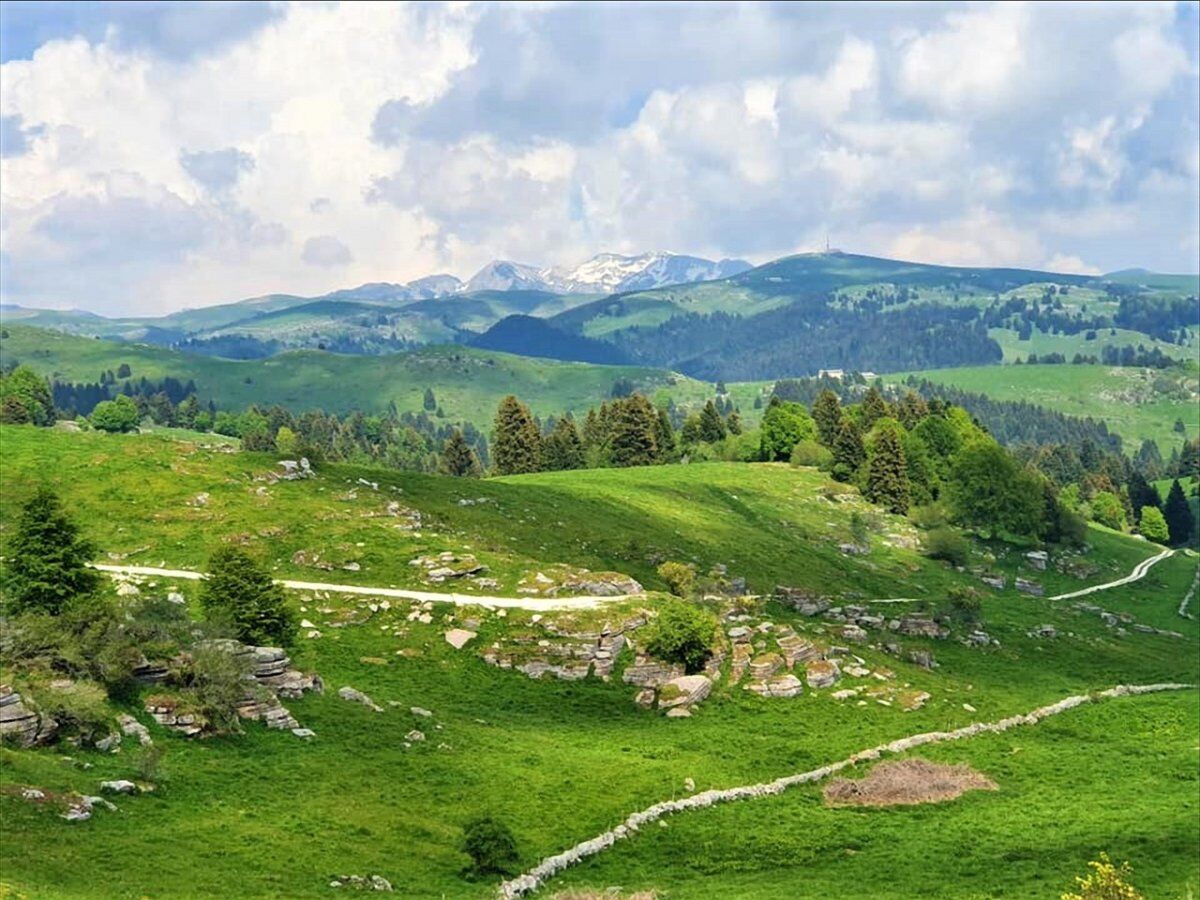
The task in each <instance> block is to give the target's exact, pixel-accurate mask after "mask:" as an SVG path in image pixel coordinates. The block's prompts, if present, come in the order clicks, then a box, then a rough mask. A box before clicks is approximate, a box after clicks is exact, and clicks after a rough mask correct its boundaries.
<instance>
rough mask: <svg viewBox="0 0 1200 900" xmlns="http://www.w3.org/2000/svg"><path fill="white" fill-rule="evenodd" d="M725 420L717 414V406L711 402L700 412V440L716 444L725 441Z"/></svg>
mask: <svg viewBox="0 0 1200 900" xmlns="http://www.w3.org/2000/svg"><path fill="white" fill-rule="evenodd" d="M725 433H726V432H725V420H724V419H722V418H721V414H720V413H719V412H717V406H716V404H715V403H713V402H712V401H711V400H709V401H708V402H707V403H705V404H704V409H702V410H700V440H702V441H705V442H706V443H715V442H716V441H722V440H724V439H725Z"/></svg>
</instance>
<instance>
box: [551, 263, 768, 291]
mask: <svg viewBox="0 0 1200 900" xmlns="http://www.w3.org/2000/svg"><path fill="white" fill-rule="evenodd" d="M749 268H751V265H750V263H748V262H745V261H744V260H740V259H723V260H721V261H720V262H713V261H712V260H708V259H701V258H700V257H698V256H681V255H678V254H675V253H643V254H641V255H639V256H621V255H620V254H617V253H600V254H598V255H596V256H593V257H592V258H591V259H589V260H588V261H587V262H585V263H583V264H582V265H580V266H576V267H575V268H574V269H570V270H565V271H564V270H562V269H555V270H553V271H554V275H555V277H556V279H557V281H558V282H559V284H560V285H561V286H562V287H561V289H562V290H566V291H569V292H572V293H576V292H577V293H604V294H615V293H622V292H625V291H641V290H647V289H649V288H656V287H664V286H665V285H669V284H689V283H691V282H693V281H712V280H714V279H717V278H728V277H729V276H731V275H737V274H739V273H741V272H745V271H746V270H747V269H749Z"/></svg>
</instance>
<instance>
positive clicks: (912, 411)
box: [896, 391, 929, 431]
mask: <svg viewBox="0 0 1200 900" xmlns="http://www.w3.org/2000/svg"><path fill="white" fill-rule="evenodd" d="M928 415H929V406H928V404H926V402H925V401H924V400H923V399H922V398H921V395H920V394H918V393H917V392H916V391H909V392H908V393H906V394H905V395H904V398H903V399H902V400H901V401H900V402H899V403H898V404H896V418H897V419H899V420H900V424H901V425H903V426H904V427H905V428H907V429H908V430H909V431H911V430H912V429H913V428H915V427H916V426H917V424H918V423H919V422H920V421H921V420H922V419H924V418H925V417H926V416H928Z"/></svg>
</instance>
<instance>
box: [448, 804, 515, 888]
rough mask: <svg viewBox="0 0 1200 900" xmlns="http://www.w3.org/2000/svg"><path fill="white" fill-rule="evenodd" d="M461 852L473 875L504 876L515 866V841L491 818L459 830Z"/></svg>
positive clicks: (502, 825) (502, 824) (471, 823)
mask: <svg viewBox="0 0 1200 900" xmlns="http://www.w3.org/2000/svg"><path fill="white" fill-rule="evenodd" d="M462 852H463V853H465V854H467V856H469V857H471V869H470V872H471V874H473V875H508V874H510V873H512V872H513V870H514V869H516V867H517V861H518V856H517V841H516V839H515V838H514V837H513V835H512V832H511V831H509V830H508V826H507V825H505V824H504V823H503V822H500V821H498V820H496V819H493V818H492V817H491V816H484V817H482V818H478V819H473V820H472V821H470V822H468V823H467V824H466V825H465V826H464V827H463V839H462Z"/></svg>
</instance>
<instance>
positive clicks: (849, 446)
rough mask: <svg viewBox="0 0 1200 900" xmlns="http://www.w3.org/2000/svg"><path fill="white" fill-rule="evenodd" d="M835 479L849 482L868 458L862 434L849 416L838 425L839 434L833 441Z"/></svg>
mask: <svg viewBox="0 0 1200 900" xmlns="http://www.w3.org/2000/svg"><path fill="white" fill-rule="evenodd" d="M832 450H833V477H834V478H837V479H838V480H840V481H849V480H850V479H851V478H853V477H854V473H855V472H857V471H858V467H859V466H861V465H862V464H863V462H864V460H866V458H867V451H866V449H865V448H864V447H863V439H862V432H861V431H859V430H858V425H857V424H856V423H855V422H854V420H853V419H851V418H850V417H849V416H846V417H844V418H843V419H842V422H841V424H840V425H838V430H837V434H836V435H835V436H834V439H833V447H832Z"/></svg>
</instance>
